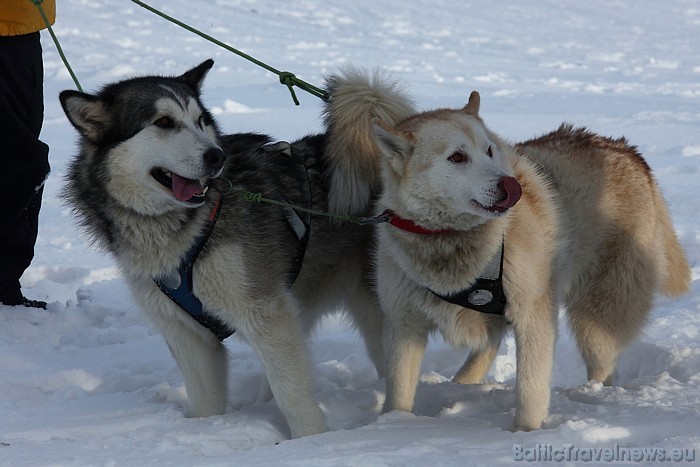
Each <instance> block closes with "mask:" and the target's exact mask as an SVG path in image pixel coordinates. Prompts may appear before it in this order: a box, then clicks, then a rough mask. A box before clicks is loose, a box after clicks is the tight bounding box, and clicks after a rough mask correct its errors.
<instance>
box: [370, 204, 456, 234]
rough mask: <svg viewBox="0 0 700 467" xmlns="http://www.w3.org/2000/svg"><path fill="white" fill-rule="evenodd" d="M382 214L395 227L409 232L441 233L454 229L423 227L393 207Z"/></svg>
mask: <svg viewBox="0 0 700 467" xmlns="http://www.w3.org/2000/svg"><path fill="white" fill-rule="evenodd" d="M382 216H386V217H388V218H389V224H391V225H393V226H394V227H396V228H399V229H401V230H405V231H407V232H413V233H417V234H422V235H429V234H440V233H445V232H451V231H452V229H439V230H429V229H426V228H425V227H421V226H420V225H418V224H416V223H415V222H413V221H412V220H409V219H404V218H403V217H401V216H399V215H398V214H396V213H395V212H394V211H392V210H391V209H387V210H386V211H384V212H383V213H382Z"/></svg>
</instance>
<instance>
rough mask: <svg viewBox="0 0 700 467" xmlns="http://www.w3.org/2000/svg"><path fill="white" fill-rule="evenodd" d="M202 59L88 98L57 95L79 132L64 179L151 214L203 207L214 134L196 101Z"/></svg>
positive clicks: (215, 171)
mask: <svg viewBox="0 0 700 467" xmlns="http://www.w3.org/2000/svg"><path fill="white" fill-rule="evenodd" d="M213 64H214V62H213V60H207V61H205V62H203V63H202V64H200V65H199V66H197V67H195V68H193V69H192V70H190V71H188V72H186V73H184V74H183V75H181V76H177V77H160V76H146V77H139V78H133V79H129V80H125V81H120V82H117V83H114V84H111V85H108V86H106V87H104V88H103V89H102V90H100V92H98V93H97V94H95V95H91V94H85V93H81V92H77V91H63V92H62V93H61V94H60V100H61V105H62V106H63V110H64V111H65V112H66V115H67V116H68V119H69V120H70V122H71V123H72V124H73V126H74V127H75V128H76V129H77V130H78V132H80V135H81V145H82V151H81V154H80V156H79V157H78V159H76V161H75V162H74V164H73V166H72V171H73V172H74V173H72V174H71V178H82V180H81V181H82V183H83V184H85V183H92V184H93V185H97V186H99V187H101V188H102V189H104V190H106V191H107V192H108V195H109V196H110V197H111V198H112V199H113V200H116V202H117V203H119V204H120V205H121V206H123V207H125V208H127V209H131V210H134V211H136V212H139V213H140V214H146V215H157V214H161V213H164V212H167V211H171V210H173V209H178V208H182V207H198V206H201V205H202V204H203V203H204V199H205V193H206V190H207V180H208V179H210V178H215V177H217V176H219V175H220V174H221V171H222V169H223V165H224V159H225V154H224V152H223V151H222V150H221V148H220V147H219V130H218V128H217V125H216V123H215V122H214V120H213V118H212V116H211V114H210V113H209V112H208V111H207V110H206V109H205V107H204V106H203V105H202V102H201V100H200V90H201V85H202V81H203V80H204V77H205V75H206V74H207V72H208V71H209V69H210V68H211V67H212V65H213Z"/></svg>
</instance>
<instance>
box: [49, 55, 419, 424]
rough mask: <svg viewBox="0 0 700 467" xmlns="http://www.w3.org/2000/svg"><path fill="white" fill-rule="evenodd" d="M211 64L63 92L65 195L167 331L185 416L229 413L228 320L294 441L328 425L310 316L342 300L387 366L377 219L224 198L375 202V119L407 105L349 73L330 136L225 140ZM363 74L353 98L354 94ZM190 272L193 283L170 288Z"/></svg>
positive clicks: (333, 100) (339, 91) (349, 210)
mask: <svg viewBox="0 0 700 467" xmlns="http://www.w3.org/2000/svg"><path fill="white" fill-rule="evenodd" d="M212 65H213V61H211V60H208V61H205V62H204V63H202V64H201V65H199V66H197V67H195V68H193V69H192V70H190V71H187V72H186V73H184V74H183V75H181V76H177V77H160V76H147V77H139V78H133V79H128V80H125V81H120V82H117V83H114V84H111V85H108V86H106V87H104V88H103V89H102V90H100V91H99V92H98V93H97V94H94V95H90V94H84V93H80V92H77V91H64V92H62V93H61V95H60V100H61V104H62V106H63V109H64V110H65V112H66V115H67V116H68V118H69V120H70V122H71V123H72V124H73V125H74V126H75V128H76V129H77V130H78V132H79V134H80V150H79V153H78V155H77V157H76V158H75V159H74V161H73V162H72V164H71V166H70V170H69V174H68V176H67V186H66V189H65V195H66V197H67V199H68V201H69V203H70V204H71V206H72V208H73V209H74V211H75V212H76V214H77V216H78V219H79V220H80V222H81V223H82V224H83V226H84V227H85V228H86V230H87V232H88V233H89V234H90V235H91V237H92V238H93V240H94V241H95V242H96V243H97V244H98V245H99V246H101V247H103V248H104V249H106V250H107V251H109V252H110V253H111V254H112V255H113V256H114V257H115V259H116V261H117V263H118V265H119V267H120V268H121V271H122V273H123V275H124V278H125V281H126V282H127V284H128V285H129V287H130V289H131V291H132V293H133V295H134V297H135V298H136V300H137V302H138V303H139V304H140V306H141V307H142V308H143V310H144V311H145V312H146V314H147V315H148V316H149V317H150V318H151V320H152V321H153V322H154V323H155V324H156V325H157V327H158V328H159V329H160V331H161V332H162V333H163V335H164V336H165V339H166V341H167V344H168V346H169V348H170V351H171V353H172V355H173V357H174V358H175V360H176V362H177V364H178V367H179V369H180V371H181V372H182V375H183V378H184V382H185V387H186V389H187V394H188V399H189V404H190V413H191V415H192V416H209V415H215V414H221V413H223V412H224V409H225V406H226V392H227V389H226V386H227V359H226V352H225V349H224V346H223V345H222V343H221V338H222V337H224V336H225V335H227V334H228V332H230V331H232V330H234V329H235V330H236V332H237V333H239V334H240V335H241V336H242V337H243V338H244V339H245V340H246V341H247V342H248V343H249V344H250V345H251V346H252V347H253V349H254V351H255V352H256V354H257V356H258V357H259V358H260V360H261V361H262V364H263V367H264V369H265V373H266V376H267V380H268V382H269V384H270V389H271V390H272V394H273V395H274V397H275V400H276V403H277V404H278V406H279V408H280V410H281V411H282V413H283V414H284V416H285V417H286V420H287V422H288V424H289V427H290V431H291V436H292V437H300V436H305V435H311V434H314V433H319V432H323V431H325V430H326V424H325V421H324V416H323V413H322V411H321V410H320V408H319V407H318V405H317V404H316V402H315V401H314V399H313V398H312V390H311V375H310V364H309V361H308V357H307V349H306V346H305V336H306V335H307V333H308V331H309V330H310V328H311V326H312V324H313V323H314V321H315V320H316V319H317V318H318V317H319V316H320V314H322V313H323V312H326V311H333V310H337V309H338V308H339V307H341V306H342V307H344V308H345V309H346V310H347V311H348V312H349V314H350V315H351V317H352V318H353V320H354V322H355V323H356V326H357V327H358V329H359V331H360V332H361V334H362V335H363V337H364V339H365V342H366V347H367V349H368V353H369V355H370V357H371V359H372V360H373V362H374V363H375V366H376V367H377V371H378V373H379V374H380V375H382V355H381V353H382V352H381V343H380V342H381V336H380V335H381V316H380V312H379V311H378V309H377V305H376V300H375V297H374V295H373V293H372V288H371V286H370V284H371V260H370V258H371V254H370V253H369V252H368V250H369V249H370V248H371V245H372V232H371V228H369V227H366V226H360V225H355V224H351V223H340V222H336V221H333V220H329V219H326V218H323V217H314V218H313V221H310V219H309V218H308V216H306V214H305V213H303V212H297V211H295V210H292V209H289V208H283V207H279V206H276V205H269V204H258V203H251V202H249V201H246V200H243V199H241V198H240V197H238V196H235V195H234V194H233V193H235V192H236V190H247V191H249V192H255V193H261V194H262V195H263V196H264V197H266V198H271V199H276V200H278V201H282V202H288V203H293V204H296V205H302V206H307V207H312V208H313V209H317V210H322V211H333V212H336V213H339V214H358V215H359V214H363V213H367V212H370V211H371V209H372V202H373V200H374V199H375V198H376V191H377V186H378V184H379V179H380V176H379V174H378V173H377V171H376V170H375V168H376V167H377V162H376V161H378V160H379V158H380V153H379V149H378V147H377V146H376V143H375V142H374V138H373V137H372V119H373V118H377V117H379V118H382V120H383V121H389V122H398V121H399V120H401V119H403V118H405V117H407V116H408V115H410V114H411V113H412V112H413V108H412V105H411V103H410V101H409V100H408V99H407V98H406V97H404V95H403V94H402V93H401V92H399V91H398V90H397V89H396V87H395V85H394V84H393V83H391V82H388V81H386V80H384V79H381V78H378V77H374V78H370V80H372V79H374V81H373V83H374V84H373V85H372V86H370V87H369V88H367V86H366V80H367V77H361V76H360V75H361V73H358V72H357V71H352V70H351V71H349V72H346V73H345V74H343V75H342V76H341V75H339V76H333V77H330V78H329V80H328V83H327V84H328V86H329V90H330V94H331V97H330V100H329V103H328V105H327V106H326V110H325V119H326V124H327V129H326V132H325V133H323V134H319V135H315V136H308V137H305V138H303V139H301V140H299V141H295V142H293V143H291V144H287V143H277V144H271V139H270V138H269V137H267V136H263V135H259V134H232V135H222V134H221V133H220V131H219V128H218V127H217V124H216V122H215V121H214V119H213V118H212V115H211V113H210V112H209V111H208V110H207V109H206V108H205V107H204V105H203V104H202V101H201V99H200V88H201V86H202V81H203V79H204V77H205V75H206V73H207V72H208V70H209V69H210V68H211V67H212ZM358 81H359V82H360V83H364V84H363V86H362V90H363V92H362V93H356V92H354V91H355V90H354V87H353V86H354V83H355V82H358ZM221 186H223V187H225V188H226V189H221ZM215 187H218V188H219V190H218V191H217V190H214V189H213V188H215ZM229 188H230V189H229ZM222 192H223V193H224V194H221V193H222ZM212 218H217V221H216V223H215V224H214V223H213V222H212V220H211V219H212ZM209 231H210V232H209ZM203 233H209V235H208V237H206V236H204V237H203V236H202V235H203ZM198 245H199V247H198ZM194 258H196V261H194V260H193V259H194ZM302 259H303V263H301V260H302ZM183 268H184V270H185V271H184V272H183ZM188 268H189V269H190V270H189V271H188V270H187V269H188ZM188 282H191V287H190V288H189V289H187V288H185V289H184V292H182V289H178V287H180V286H183V285H184V286H186V285H190V284H187V283H188ZM183 283H184V284H183ZM174 290H180V292H178V293H180V296H181V299H182V296H184V299H182V300H184V301H188V300H189V301H194V302H195V303H198V304H199V305H201V309H200V311H198V312H195V313H193V315H194V316H195V317H196V318H197V319H193V316H192V315H190V314H188V313H187V312H185V311H184V310H183V308H181V307H180V306H179V305H178V304H176V303H175V301H173V300H171V297H173V296H177V295H178V293H176V292H174ZM175 298H177V297H175ZM192 299H193V300H192ZM179 303H182V302H179ZM183 306H185V307H187V306H186V305H183ZM198 321H199V322H198ZM200 323H204V324H209V325H210V326H209V329H208V328H207V327H205V326H203V325H202V324H200ZM222 329H223V331H222ZM227 330H228V332H226V331H227ZM217 334H218V337H217Z"/></svg>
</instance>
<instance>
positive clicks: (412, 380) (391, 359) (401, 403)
mask: <svg viewBox="0 0 700 467" xmlns="http://www.w3.org/2000/svg"><path fill="white" fill-rule="evenodd" d="M399 313H400V312H399ZM410 315H411V317H413V316H415V315H414V314H413V313H410ZM409 321H412V320H411V319H410V318H408V317H407V316H402V315H400V316H392V317H388V318H387V320H386V321H385V323H384V342H383V343H384V351H385V354H386V357H385V362H384V371H385V375H386V399H385V400H384V409H383V410H384V412H390V411H392V410H403V411H406V412H411V411H412V410H413V402H414V399H415V396H416V388H417V386H418V378H419V376H420V365H421V362H422V360H423V354H424V353H425V347H426V346H427V344H428V329H427V327H425V326H421V325H420V324H419V323H420V321H419V322H418V323H416V322H413V323H410V322H409Z"/></svg>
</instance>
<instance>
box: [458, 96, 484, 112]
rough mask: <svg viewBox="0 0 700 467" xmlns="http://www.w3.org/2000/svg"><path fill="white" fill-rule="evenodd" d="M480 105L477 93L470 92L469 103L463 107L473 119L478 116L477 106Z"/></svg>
mask: <svg viewBox="0 0 700 467" xmlns="http://www.w3.org/2000/svg"><path fill="white" fill-rule="evenodd" d="M480 104H481V97H480V96H479V93H478V92H476V91H472V93H471V94H469V102H467V105H465V106H464V109H462V110H464V111H465V112H466V113H468V114H472V115H474V116H475V117H478V116H479V105H480Z"/></svg>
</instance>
